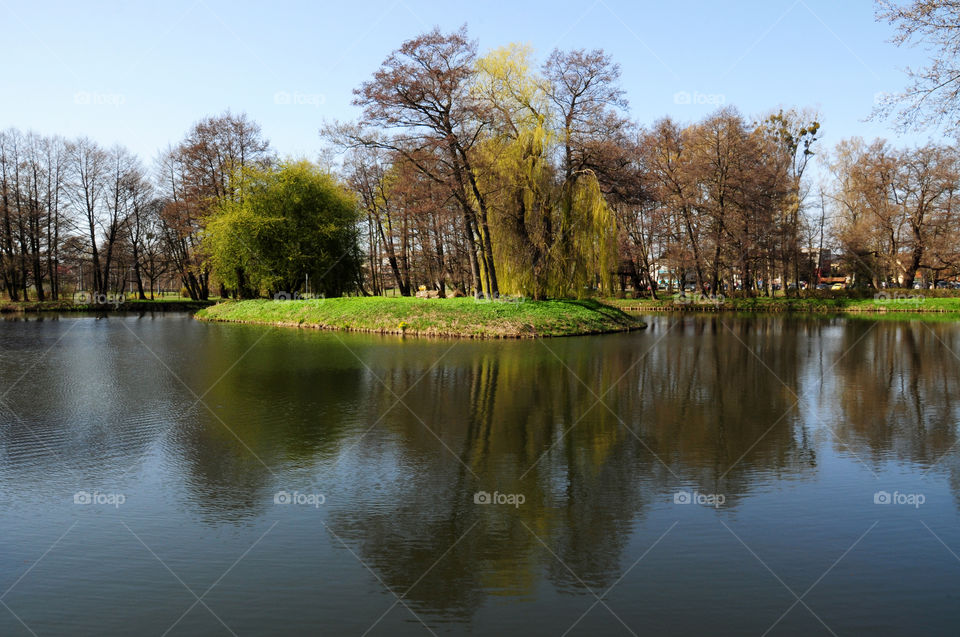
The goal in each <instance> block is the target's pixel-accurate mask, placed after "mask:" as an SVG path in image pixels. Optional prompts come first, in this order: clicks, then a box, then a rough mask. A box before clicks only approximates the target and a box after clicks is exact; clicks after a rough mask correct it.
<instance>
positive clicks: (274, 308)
mask: <svg viewBox="0 0 960 637" xmlns="http://www.w3.org/2000/svg"><path fill="white" fill-rule="evenodd" d="M196 317H197V318H198V319H201V320H206V321H228V322H237V323H256V324H262V325H280V326H289V327H308V328H318V329H331V330H348V331H357V332H374V333H380V334H407V335H417V336H460V337H468V338H528V337H535V336H573V335H577V334H600V333H604V332H622V331H626V330H630V329H637V328H641V327H644V324H643V323H642V322H640V321H638V320H637V319H635V318H633V317H631V316H629V315H627V314H625V313H623V312H621V311H620V310H619V309H617V308H613V307H610V306H608V305H604V304H602V303H598V302H596V301H524V302H510V301H493V302H484V301H477V300H474V299H473V298H460V299H418V298H410V297H407V298H385V297H350V298H335V299H315V300H301V301H268V300H255V301H240V302H227V303H221V304H220V305H215V306H213V307H209V308H206V309H204V310H201V311H200V312H198V313H197V314H196Z"/></svg>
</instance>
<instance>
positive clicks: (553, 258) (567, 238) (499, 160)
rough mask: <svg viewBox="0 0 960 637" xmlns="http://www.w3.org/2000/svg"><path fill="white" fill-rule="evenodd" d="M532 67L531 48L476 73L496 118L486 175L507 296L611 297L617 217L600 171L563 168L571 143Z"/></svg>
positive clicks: (496, 56)
mask: <svg viewBox="0 0 960 637" xmlns="http://www.w3.org/2000/svg"><path fill="white" fill-rule="evenodd" d="M531 58H532V50H531V49H530V48H529V47H526V46H521V45H510V46H507V47H503V48H500V49H496V50H494V51H492V52H491V53H489V54H488V55H487V56H485V57H483V58H481V59H480V60H479V61H478V63H477V68H478V70H479V77H478V80H477V84H476V87H475V91H476V94H477V95H478V96H479V98H480V100H481V101H483V102H484V103H485V104H486V105H487V107H488V109H489V113H490V114H491V115H490V121H491V126H490V129H489V132H488V133H487V134H486V135H485V137H484V138H483V139H482V142H481V144H480V151H481V152H480V157H481V160H480V164H479V165H480V167H481V169H482V170H481V171H480V174H481V179H482V180H484V181H485V182H486V184H485V185H486V187H487V189H488V190H489V191H490V192H493V193H496V194H495V195H494V196H492V197H490V198H489V201H490V203H491V206H490V207H491V212H492V214H491V231H492V232H493V234H494V237H495V239H496V241H495V245H497V246H498V249H497V251H495V253H494V257H495V259H496V262H497V268H498V270H499V271H500V273H501V278H500V283H501V287H502V288H503V289H504V290H510V291H512V292H516V293H520V294H525V295H529V296H532V297H534V298H544V297H547V296H569V295H571V294H573V295H576V296H583V294H584V293H585V291H586V290H587V289H588V288H589V287H592V286H593V285H595V284H596V283H597V282H600V284H601V287H602V288H604V289H605V290H606V291H609V290H611V289H612V286H611V272H612V266H613V263H614V260H615V249H616V245H615V239H616V225H615V222H614V216H613V214H612V211H611V210H610V208H609V207H608V206H607V204H606V201H605V200H604V197H603V194H602V192H601V190H600V186H599V183H598V180H597V177H596V175H595V174H594V172H593V171H592V170H590V169H589V168H586V167H584V168H580V169H576V170H571V171H569V173H567V172H565V171H564V170H562V169H561V170H558V168H557V166H556V165H555V162H554V161H553V160H554V159H555V158H556V157H557V156H558V153H559V152H560V150H561V148H563V147H564V146H563V144H564V142H567V143H568V142H569V138H568V137H567V136H565V135H564V134H563V133H562V131H563V127H564V123H558V122H557V121H556V114H557V113H556V110H555V109H553V108H552V107H551V104H550V97H549V96H550V94H551V92H550V89H549V88H548V85H549V82H548V81H547V80H545V78H543V77H541V76H539V75H537V74H536V73H535V72H534V71H533V70H532V65H531Z"/></svg>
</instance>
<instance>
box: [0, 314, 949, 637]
mask: <svg viewBox="0 0 960 637" xmlns="http://www.w3.org/2000/svg"><path fill="white" fill-rule="evenodd" d="M648 320H649V322H650V327H649V329H647V330H645V331H643V332H638V333H634V334H629V335H609V336H601V337H582V338H570V339H554V340H546V341H523V342H473V341H448V340H413V339H406V340H403V339H401V338H395V337H374V336H365V335H347V334H338V333H322V332H313V331H304V332H299V331H296V330H280V329H274V328H263V327H254V326H240V325H216V324H204V323H199V322H195V321H193V320H192V318H191V317H190V316H189V315H185V314H167V315H162V314H156V315H152V316H151V315H145V316H142V317H138V316H117V317H111V318H107V319H99V320H98V319H94V318H87V317H68V316H62V317H44V318H42V319H39V320H38V319H28V320H22V319H21V320H5V321H0V635H3V636H4V637H6V636H19V635H34V634H35V635H91V636H93V635H96V636H112V635H130V634H142V635H220V634H222V635H230V634H236V635H316V634H330V635H364V634H369V635H425V634H431V633H433V634H436V635H441V634H477V635H489V634H500V635H513V634H517V635H564V634H569V635H620V634H622V635H630V634H635V635H707V634H709V635H763V634H769V635H817V634H824V635H830V634H835V635H856V634H871V635H920V634H924V635H956V634H957V630H958V626H960V559H958V555H960V526H958V522H960V517H958V503H960V500H958V495H960V460H958V457H960V456H958V454H960V445H956V443H957V442H958V439H957V419H958V416H960V376H958V369H960V359H958V354H960V324H951V323H931V324H925V323H919V322H888V321H883V322H872V321H860V320H845V319H815V320H804V319H790V318H762V317H761V318H747V319H743V318H737V317H733V316H722V315H721V316H655V317H649V319H648ZM955 445H956V446H955ZM488 500H494V502H493V503H487V501H488Z"/></svg>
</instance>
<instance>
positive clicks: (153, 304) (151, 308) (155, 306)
mask: <svg viewBox="0 0 960 637" xmlns="http://www.w3.org/2000/svg"><path fill="white" fill-rule="evenodd" d="M215 302H216V301H191V300H189V299H155V300H152V301H151V300H146V301H140V300H126V301H124V302H123V303H76V302H74V301H71V300H64V301H0V313H4V314H13V313H21V312H101V313H102V312H144V311H146V312H157V311H160V312H185V311H192V310H199V309H201V308H204V307H208V306H210V305H213V304H214V303H215Z"/></svg>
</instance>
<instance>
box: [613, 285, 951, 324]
mask: <svg viewBox="0 0 960 637" xmlns="http://www.w3.org/2000/svg"><path fill="white" fill-rule="evenodd" d="M659 296H660V298H659V299H657V300H653V299H610V300H606V301H604V302H606V303H609V304H610V305H613V306H615V307H618V308H621V309H623V310H625V311H628V312H644V311H669V310H676V311H700V312H711V311H730V312H809V313H830V314H870V315H879V314H897V315H900V314H910V315H914V316H916V317H923V316H930V318H933V316H935V315H939V318H943V315H945V314H946V315H954V314H956V315H958V316H954V317H953V318H955V319H956V318H960V297H957V296H943V295H937V296H932V295H930V291H928V290H888V291H886V292H884V293H880V294H877V295H875V296H874V295H869V296H854V295H851V294H846V293H838V294H836V295H830V294H826V293H819V294H817V295H816V296H808V297H803V298H787V297H783V296H778V297H773V298H770V297H756V298H717V299H708V298H705V297H695V296H693V297H690V298H689V299H687V300H686V301H685V300H684V299H682V298H677V297H676V296H671V295H669V294H664V293H661V294H659Z"/></svg>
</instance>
